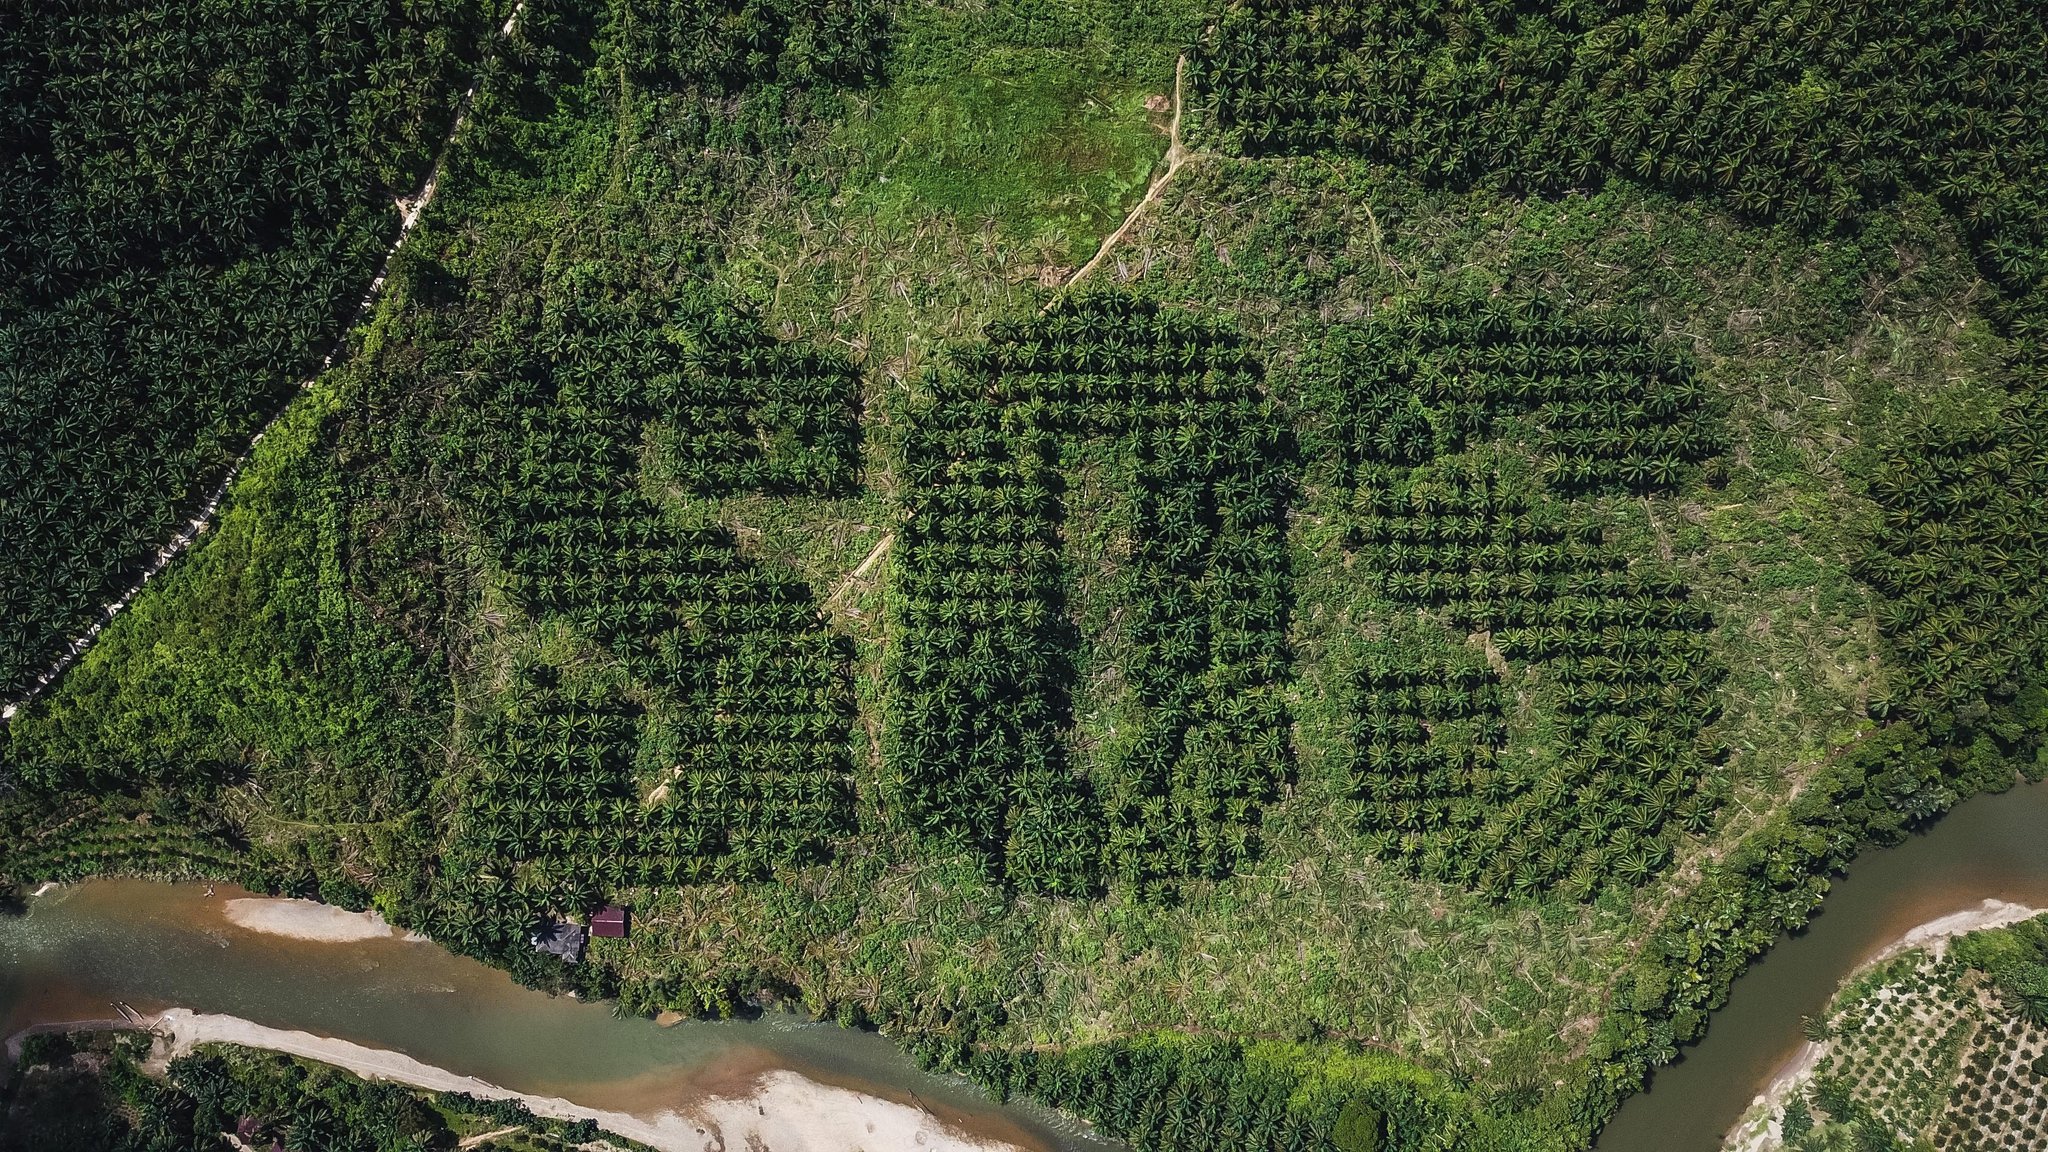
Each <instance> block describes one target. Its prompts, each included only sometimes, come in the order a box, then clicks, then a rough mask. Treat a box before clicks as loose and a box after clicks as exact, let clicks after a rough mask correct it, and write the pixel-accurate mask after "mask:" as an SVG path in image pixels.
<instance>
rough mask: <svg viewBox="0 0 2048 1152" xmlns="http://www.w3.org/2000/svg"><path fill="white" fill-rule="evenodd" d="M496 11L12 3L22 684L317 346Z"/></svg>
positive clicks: (3, 466) (3, 472)
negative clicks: (486, 17)
mask: <svg viewBox="0 0 2048 1152" xmlns="http://www.w3.org/2000/svg"><path fill="white" fill-rule="evenodd" d="M482 15H483V14H482V13H481V11H480V10H479V9H478V7H477V6H476V5H474V4H471V3H467V2H461V0H449V2H441V0H431V2H427V3H403V4H400V3H390V2H386V0H335V2H331V3H328V2H322V3H315V4H299V3H286V2H278V3H258V4H254V5H249V4H229V3H194V4H182V3H180V4H114V5H105V4H72V3H57V4H10V5H9V6H8V9H7V11H6V12H5V13H0V106H4V107H5V108H6V110H7V114H6V117H5V124H4V126H0V376H4V380H5V383H4V385H0V416H4V418H5V420H6V422H7V424H8V426H9V427H10V428H12V429H15V430H16V431H13V432H10V433H9V434H8V438H7V440H6V442H5V444H6V455H5V457H4V462H0V489H4V490H5V492H6V497H5V504H4V505H0V538H4V539H5V540H6V541H7V547H6V548H5V549H4V550H0V551H4V556H0V696H4V697H5V698H6V699H8V700H13V699H15V698H16V697H17V696H18V695H19V694H20V693H21V692H22V691H23V690H24V689H26V688H27V687H28V686H29V685H30V684H31V683H32V682H33V680H34V678H35V677H36V676H37V675H38V674H39V673H40V672H41V671H42V670H43V668H44V667H45V666H47V665H49V664H50V663H51V662H52V661H54V660H55V659H56V658H57V656H58V655H59V653H60V652H62V651H63V649H64V646H65V644H66V642H68V641H70V640H72V639H74V638H75V637H76V636H77V635H78V634H79V633H81V632H82V631H83V630H84V629H85V627H86V626H87V625H88V624H90V623H91V622H92V621H93V620H94V618H95V616H96V615H97V613H98V612H99V611H100V609H101V607H102V606H103V605H105V604H106V603H107V602H109V601H111V600H113V599H115V597H116V596H117V595H118V594H119V593H120V592H121V591H123V590H125V588H126V586H127V585H128V584H129V583H130V582H132V580H133V579H134V576H135V574H136V573H137V571H138V570H139V569H140V568H141V567H142V566H143V565H144V564H145V563H146V562H147V561H148V560H150V559H151V558H152V557H153V556H154V554H155V552H156V550H157V549H158V548H160V547H162V546H163V545H164V544H165V543H166V542H167V541H168V539H169V537H170V536H171V533H172V531H173V530H174V529H175V528H176V527H178V526H179V525H181V523H182V518H183V517H189V516H190V515H192V514H193V513H194V512H196V511H197V510H198V504H199V502H200V500H201V498H202V496H203V494H204V493H205V492H206V491H207V490H208V489H209V488H210V487H211V486H212V485H213V484H214V483H215V482H217V481H218V479H219V478H220V476H221V475H222V473H223V471H224V470H225V469H226V467H227V466H228V464H229V462H230V461H231V460H233V459H234V458H235V457H236V456H237V455H238V454H240V453H241V452H242V451H243V450H244V449H245V448H246V447H247V444H248V439H249V437H250V436H251V435H252V434H253V433H254V432H255V431H256V430H257V429H258V428H259V427H260V426H261V424H262V422H263V420H264V418H265V417H267V416H268V415H270V414H271V413H272V412H273V411H274V410H275V408H276V406H277V405H278V404H279V403H281V402H282V400H283V397H284V396H285V395H286V394H287V393H288V392H289V391H290V390H291V389H292V388H293V387H295V386H296V385H297V383H298V382H299V381H300V380H301V379H303V378H304V377H305V376H306V375H308V374H310V373H311V371H312V370H313V369H314V368H315V367H317V365H318V364H319V361H320V357H321V356H322V354H324V353H325V352H326V351H327V350H328V349H329V347H330V346H331V345H332V343H333V341H334V339H335V338H336V337H337V336H338V335H339V334H340V330H341V326H342V324H343V322H344V321H345V320H346V319H347V317H348V316H349V315H350V314H351V313H352V312H353V311H354V309H355V306H356V302H357V301H358V300H360V299H361V298H362V295H363V292H364V290H365V289H366V288H367V286H368V284H369V280H370V276H371V274H372V273H373V272H374V271H375V269H376V268H377V265H378V259H379V257H380V256H381V255H382V252H383V250H384V248H385V246H386V245H388V244H389V243H390V242H391V240H392V238H393V237H394V236H395V235H396V233H397V230H398V223H399V221H398V212H397V211H396V209H394V208H393V201H394V199H395V198H397V197H400V196H410V195H412V194H414V193H415V192H416V191H417V190H418V187H419V183H420V181H421V180H422V179H423V177H424V176H425V173H426V170H427V166H428V164H429V162H430V161H431V159H432V157H433V154H434V152H435V150H436V149H437V148H438V147H439V145H440V142H441V138H442V135H443V132H444V130H445V129H446V127H447V125H448V121H449V118H450V116H451V115H452V114H453V105H454V102H455V97H456V96H457V95H458V94H459V93H460V91H461V85H462V84H463V83H464V82H465V80H466V78H467V75H468V72H469V68H470V65H471V62H472V61H473V59H474V56H475V53H476V50H477V40H478V32H479V31H480V27H479V26H480V23H481V20H482ZM26 429H34V430H35V432H34V434H33V435H25V434H23V433H22V431H21V430H26Z"/></svg>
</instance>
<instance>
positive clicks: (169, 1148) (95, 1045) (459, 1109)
mask: <svg viewBox="0 0 2048 1152" xmlns="http://www.w3.org/2000/svg"><path fill="white" fill-rule="evenodd" d="M150 1043H151V1037H149V1036H148V1035H147V1034H137V1033H127V1032H77V1033H69V1034H63V1033H56V1034H41V1035H35V1036H30V1037H28V1038H26V1039H25V1040H24V1042H23V1044H22V1049H21V1058H20V1060H18V1061H17V1062H16V1064H15V1066H14V1068H13V1069H12V1070H11V1072H10V1075H9V1077H8V1080H7V1083H6V1085H5V1087H4V1088H0V1149H4V1150H6V1152H185V1150H187V1149H191V1150H195V1152H196V1150H198V1149H209V1150H210V1149H214V1148H219V1147H222V1146H224V1145H225V1146H229V1147H237V1148H268V1147H272V1146H273V1145H275V1146H278V1147H283V1148H287V1149H291V1150H293V1152H300V1150H303V1152H428V1150H430V1149H453V1148H458V1147H459V1148H463V1149H470V1150H473V1152H564V1150H566V1149H569V1148H585V1149H602V1148H610V1149H616V1150H618V1152H644V1149H643V1147H642V1146H641V1145H639V1144H636V1143H634V1142H633V1141H630V1140H627V1139H625V1138H624V1137H622V1136H614V1135H611V1134H610V1133H606V1132H603V1131H601V1130H600V1129H599V1128H598V1127H597V1125H595V1124H593V1123H591V1122H590V1121H587V1120H584V1121H577V1122H573V1123H571V1122H564V1121H560V1120H550V1119H543V1118H540V1117H537V1116H535V1115H533V1113H531V1112H529V1111H528V1110H527V1109H526V1107H525V1106H524V1105H522V1104H520V1103H518V1102H517V1101H511V1100H482V1099H478V1098H476V1097H474V1096H470V1095H468V1094H466V1093H452V1092H439V1093H429V1092H418V1091H415V1090H413V1089H410V1088H407V1087H405V1086H403V1085H399V1084H393V1083H389V1082H386V1081H369V1080H364V1079H361V1078H359V1077H357V1076H354V1075H351V1074H350V1073H347V1072H343V1071H341V1070H340V1069H336V1068H331V1067H328V1066H326V1065H323V1064H317V1063H314V1062H312V1061H308V1060H300V1059H295V1058H291V1057H286V1056H280V1055H277V1054H275V1053H270V1052H261V1051H257V1050H255V1049H249V1048H238V1047H235V1046H233V1045H228V1044H209V1045H203V1046H201V1047H200V1049H199V1050H198V1051H196V1052H194V1053H192V1054H191V1055H189V1056H181V1057H178V1058H177V1059H175V1060H172V1061H170V1063H169V1065H168V1067H165V1068H161V1069H157V1070H154V1071H152V1069H151V1068H150V1065H149V1058H150Z"/></svg>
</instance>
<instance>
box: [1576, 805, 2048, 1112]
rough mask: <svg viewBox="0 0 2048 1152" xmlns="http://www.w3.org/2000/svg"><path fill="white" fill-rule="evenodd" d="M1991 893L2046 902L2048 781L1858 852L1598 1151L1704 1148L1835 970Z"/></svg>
mask: <svg viewBox="0 0 2048 1152" xmlns="http://www.w3.org/2000/svg"><path fill="white" fill-rule="evenodd" d="M1994 898H1995V899H1999V900H2009V901H2012V902H2013V903H2016V904H2027V905H2032V906H2033V907H2036V908H2042V907H2048V784H2029V785H2022V786H2020V787H2018V788H2014V789H2013V790H2011V791H2010V792H2004V793H2000V794H1998V795H1994V796H1978V797H1976V798H1974V799H1971V800H1967V801H1964V802H1963V803H1962V804H1959V805H1957V806H1956V807H1955V809H1954V810H1953V811H1951V812H1950V813H1949V814H1948V815H1946V816H1944V817H1942V818H1941V819H1940V820H1938V821H1936V822H1935V823H1934V825H1933V826H1932V827H1931V828H1929V829H1927V830H1926V831H1924V832H1921V833H1918V834H1916V835H1914V836H1913V837H1911V838H1910V839H1908V840H1907V841H1906V842H1905V843H1903V844H1899V845H1896V846H1893V847H1890V848H1881V849H1876V850H1874V851H1869V852H1865V853H1863V854H1862V855H1861V856H1858V857H1857V858H1856V860H1855V861H1854V862H1853V863H1852V864H1850V866H1849V872H1848V875H1847V876H1845V877H1840V878H1837V879H1836V881H1835V883H1834V887H1833V888H1832V889H1831V890H1830V891H1829V892H1828V897H1827V901H1826V903H1824V904H1823V905H1822V906H1821V911H1820V914H1819V915H1818V916H1816V917H1815V918H1814V920H1813V921H1812V923H1811V924H1809V925H1808V926H1807V928H1806V930H1805V931H1803V932H1800V933H1797V934H1796V935H1793V936H1789V937H1786V938H1784V939H1781V940H1779V941H1778V943H1777V945H1776V946H1775V947H1773V948H1772V949H1771V950H1770V951H1769V952H1767V953H1765V954H1764V957H1763V959H1761V960H1760V961H1758V962H1757V963H1755V964H1753V965H1751V966H1750V968H1749V970H1748V971H1747V972H1744V973H1743V974H1742V975H1741V976H1740V977H1739V978H1738V979H1737V980H1736V981H1735V984H1734V986H1733V987H1732V988H1731V989H1730V990H1729V996H1728V1003H1727V1005H1726V1006H1725V1007H1723V1008H1722V1009H1721V1010H1720V1011H1718V1012H1716V1013H1714V1015H1713V1019H1712V1020H1711V1021H1710V1022H1709V1023H1708V1026H1707V1035H1706V1038H1705V1039H1703V1040H1702V1041H1700V1043H1699V1044H1698V1045H1697V1046H1695V1047H1693V1048H1689V1049H1686V1050H1685V1052H1684V1054H1683V1055H1682V1056H1681V1058H1680V1059H1679V1061H1678V1063H1676V1064H1673V1065H1671V1066H1669V1067H1667V1068H1663V1069H1660V1070H1658V1072H1657V1073H1656V1075H1655V1076H1654V1077H1652V1079H1651V1081H1650V1089H1649V1091H1647V1092H1641V1093H1638V1094H1636V1095H1635V1096H1633V1097H1630V1098H1629V1100H1628V1102H1627V1103H1626V1104H1624V1105H1622V1108H1621V1111H1620V1112H1619V1113H1617V1114H1616V1115H1615V1117H1614V1119H1613V1120H1612V1121H1611V1122H1609V1124H1608V1125H1607V1128H1606V1130H1605V1131H1604V1132H1602V1133H1601V1134H1600V1140H1599V1143H1598V1144H1597V1145H1595V1149H1596V1152H1713V1150H1714V1149H1717V1148H1719V1147H1720V1146H1721V1141H1722V1137H1723V1136H1724V1135H1725V1134H1726V1133H1727V1131H1728V1129H1730V1128H1732V1127H1733V1126H1734V1125H1735V1122H1736V1121H1737V1120H1739V1119H1741V1117H1742V1113H1743V1112H1744V1111H1745V1110H1746V1109H1748V1107H1749V1105H1750V1104H1751V1102H1753V1101H1754V1100H1755V1099H1756V1096H1757V1093H1759V1092H1761V1091H1762V1090H1763V1087H1764V1085H1765V1084H1767V1083H1768V1082H1769V1081H1770V1079H1771V1077H1772V1074H1773V1073H1775V1072H1776V1071H1777V1070H1778V1069H1779V1068H1780V1067H1781V1066H1782V1065H1783V1064H1784V1063H1785V1062H1786V1061H1787V1060H1788V1059H1790V1058H1791V1057H1792V1055H1793V1054H1794V1053H1796V1052H1797V1051H1798V1049H1799V1046H1800V1045H1801V1044H1802V1043H1803V1042H1804V1041H1805V1036H1804V1035H1803V1034H1802V1033H1801V1031H1800V1021H1801V1018H1802V1017H1804V1016H1807V1015H1812V1014H1815V1013H1818V1012H1819V1011H1820V1010H1821V1009H1822V1008H1823V1007H1825V1006H1826V1005H1827V1002H1828V999H1829V997H1830V996H1832V995H1833V994H1834V991H1835V986H1836V985H1837V984H1839V983H1840V982H1841V980H1842V978H1843V977H1844V976H1847V975H1848V974H1849V973H1850V972H1852V971H1854V970H1855V969H1856V968H1857V967H1858V966H1860V965H1861V964H1862V963H1863V962H1864V961H1865V960H1867V959H1869V958H1871V957H1872V956H1874V955H1876V954H1877V953H1878V952H1880V951H1882V950H1883V948H1884V947H1885V945H1887V944H1889V943H1891V942H1892V941H1894V940H1896V939H1898V938H1899V937H1900V936H1902V935H1904V934H1905V933H1906V932H1907V930H1909V929H1911V928H1913V927H1914V926H1915V925H1918V924H1923V923H1926V922H1927V921H1929V920H1933V919H1935V918H1937V917H1940V916H1945V915H1947V914H1949V913H1952V912H1959V911H1962V910H1964V909H1967V908H1970V907H1973V906H1975V905H1977V904H1979V903H1981V902H1982V901H1984V900H1986V899H1994Z"/></svg>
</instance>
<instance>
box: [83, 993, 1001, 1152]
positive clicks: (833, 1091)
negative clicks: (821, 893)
mask: <svg viewBox="0 0 2048 1152" xmlns="http://www.w3.org/2000/svg"><path fill="white" fill-rule="evenodd" d="M152 1025H153V1030H155V1031H157V1032H159V1033H161V1034H164V1035H166V1036H167V1037H168V1038H169V1041H170V1049H171V1052H170V1055H171V1056H173V1057H175V1056H178V1055H183V1054H185V1053H187V1052H190V1051H191V1050H192V1049H193V1048H194V1047H195V1046H197V1045H200V1044H212V1043H225V1044H240V1045H244V1046H246V1047H250V1048H264V1049H268V1050H270V1051H273V1052H283V1053H286V1054H288V1055H292V1056H302V1057H305V1058H306V1059H309V1060H318V1061H320V1062H322V1063H325V1064H332V1065H334V1066H336V1067H339V1068H345V1069H347V1070H349V1071H351V1072H354V1073H356V1074H357V1075H359V1076H365V1077H370V1078H374V1079H381V1080H390V1081H395V1082H397V1083H400V1084H410V1085H412V1086H414V1087H417V1088H424V1089H427V1090H428V1091H434V1092H468V1093H470V1094H472V1095H475V1096H479V1097H486V1098H499V1099H514V1100H518V1101H520V1102H521V1103H523V1104H525V1105H526V1106H527V1108H529V1109H531V1110H532V1111H533V1113H534V1114H535V1115H537V1116H546V1117H550V1118H553V1119H560V1120H583V1119H589V1120H594V1121H596V1122H597V1124H598V1125H599V1126H600V1127H602V1128H605V1129H607V1130H609V1131H612V1132H616V1133H618V1134H619V1135H621V1136H625V1137H627V1138H629V1139H633V1140H638V1141H640V1142H641V1143H643V1144H647V1145H649V1146H651V1147H654V1148H658V1149H660V1150H661V1152H723V1150H727V1149H741V1148H745V1149H759V1150H761V1152H896V1150H898V1149H919V1150H921V1152H1019V1150H1018V1149H1017V1147H1016V1146H1015V1145H1011V1144H1004V1143H1000V1142H995V1141H989V1140H981V1139H977V1138H974V1137H971V1136H967V1135H965V1134H963V1133H961V1132H958V1131H956V1130H954V1129H952V1128H950V1127H948V1126H946V1125H945V1124H943V1123H941V1122H940V1121H939V1120H938V1119H937V1118H935V1117H934V1116H932V1115H931V1114H930V1113H928V1112H925V1111H922V1110H920V1109H918V1108H914V1107H911V1106H909V1105H904V1104H897V1103H894V1102H893V1101H889V1100H883V1099H881V1098H879V1097H876V1096H870V1095H867V1094H865V1093H861V1092H855V1091H852V1090H850V1089H845V1088H837V1087H833V1086H831V1085H828V1084H820V1083H818V1082H817V1081H814V1080H811V1079H808V1078H806V1077H804V1076H801V1075H799V1074H797V1073H795V1072H791V1071H788V1070H775V1071H770V1072H768V1073H765V1074H763V1075H762V1076H760V1077H758V1078H757V1079H756V1080H755V1081H754V1082H753V1084H752V1086H751V1089H750V1090H749V1091H747V1092H746V1094H744V1095H735V1096H713V1097H709V1098H706V1099H700V1100H695V1101H687V1102H685V1101H679V1102H678V1106H677V1109H676V1110H675V1111H666V1112H660V1113H657V1114H655V1115H652V1116H639V1115H633V1114H629V1113H625V1112H611V1111H604V1110H601V1109H596V1108H586V1107H583V1106H582V1105H579V1104H576V1103H573V1102H571V1101H568V1100H564V1099H562V1098H560V1097H554V1096H534V1095H529V1094H526V1093H521V1092H513V1091H510V1090H508V1089H505V1088H500V1087H498V1086H497V1085H495V1084H490V1083H486V1082H485V1081H482V1080H478V1079H476V1078H475V1077H472V1076H461V1075H458V1074H456V1073H453V1072H450V1071H447V1070H446V1069H442V1068H435V1067H433V1066H432V1065H428V1064H422V1063H420V1062H419V1061H417V1060H414V1059H413V1058H412V1057H410V1056H407V1055H405V1054H403V1053H400V1052H392V1051H387V1050H384V1049H378V1048H367V1047H364V1046H363V1045H360V1044H353V1043H350V1042H349V1041H346V1040H335V1039H330V1038H328V1037H324V1036H315V1035H312V1034H311V1033H308V1032H292V1031H287V1030H285V1029H281V1028H269V1027H265V1026H264V1025H261V1024H257V1023H255V1022H253V1021H249V1020H243V1019H241V1018H239V1017H235V1016H221V1015H211V1014H206V1013H197V1012H193V1011H191V1010H189V1009H185V1008H172V1009H170V1010H168V1011H165V1012H163V1013H161V1014H159V1015H158V1016H157V1017H156V1018H155V1020H154V1021H152ZM81 1026H83V1027H89V1026H91V1025H81Z"/></svg>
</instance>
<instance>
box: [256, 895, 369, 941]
mask: <svg viewBox="0 0 2048 1152" xmlns="http://www.w3.org/2000/svg"><path fill="white" fill-rule="evenodd" d="M222 911H224V912H225V913H226V914H227V918H228V921H229V922H230V923H232V924H234V925H236V926H237V927H241V928H247V929H248V930H249V931H251V932H267V933H269V934H271V935H273V936H290V937H291V938H293V939H294V940H315V941H320V942H322V943H328V944H345V943H348V942H349V941H352V940H381V939H383V938H384V937H387V936H392V935H395V934H396V930H395V929H393V928H392V927H391V925H390V924H388V923H386V922H385V920H384V917H382V916H380V915H378V914H377V913H375V912H350V911H347V910H346V909H342V908H336V907H334V906H333V905H331V904H319V903H315V902H314V901H311V900H272V899H267V898H263V897H243V898H240V899H234V900H229V901H228V902H227V903H226V904H225V905H223V907H222Z"/></svg>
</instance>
